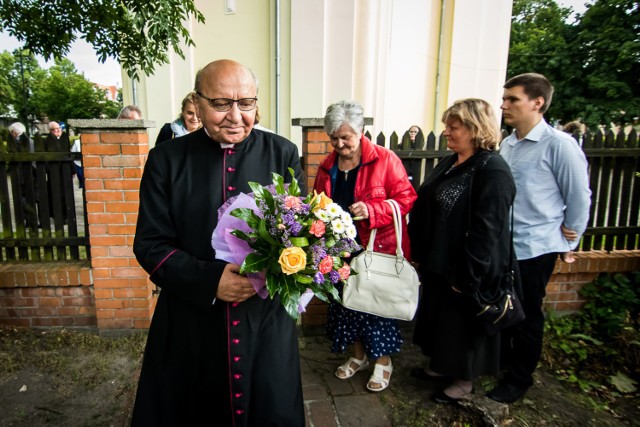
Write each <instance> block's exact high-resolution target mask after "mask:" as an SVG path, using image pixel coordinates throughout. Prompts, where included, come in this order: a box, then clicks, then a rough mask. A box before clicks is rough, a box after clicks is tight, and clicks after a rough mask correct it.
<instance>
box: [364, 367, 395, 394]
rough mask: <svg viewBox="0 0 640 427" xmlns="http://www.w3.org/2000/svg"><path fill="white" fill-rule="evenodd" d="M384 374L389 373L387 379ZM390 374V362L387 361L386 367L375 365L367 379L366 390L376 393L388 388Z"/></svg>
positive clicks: (391, 370)
mask: <svg viewBox="0 0 640 427" xmlns="http://www.w3.org/2000/svg"><path fill="white" fill-rule="evenodd" d="M385 372H388V373H389V377H388V378H385V377H384V373H385ZM392 372H393V365H392V364H391V360H389V364H388V365H381V364H379V363H376V365H375V367H374V368H373V375H371V378H369V382H368V383H367V390H369V391H373V392H374V393H377V392H380V391H382V390H384V389H386V388H387V387H389V380H390V379H391V373H392ZM371 384H380V387H379V388H373V387H371Z"/></svg>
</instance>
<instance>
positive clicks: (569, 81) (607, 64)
mask: <svg viewBox="0 0 640 427" xmlns="http://www.w3.org/2000/svg"><path fill="white" fill-rule="evenodd" d="M639 13H640V12H639V5H638V1H637V0H594V1H593V2H592V4H590V5H587V9H586V11H585V12H584V14H582V15H578V16H577V19H576V21H575V22H573V23H570V22H569V17H570V15H571V9H570V8H562V7H559V6H558V5H557V4H556V2H555V0H514V3H513V17H512V26H511V43H510V49H509V66H508V70H507V74H508V77H512V76H514V75H517V74H521V73H525V72H537V73H541V74H544V75H545V76H547V78H549V80H550V81H551V82H552V83H553V85H554V87H555V89H556V91H555V95H554V99H553V102H552V104H551V107H550V109H549V111H548V113H547V117H548V118H549V119H550V120H561V121H563V122H567V121H570V120H574V119H577V118H579V119H581V120H583V121H584V122H586V123H587V124H588V125H590V126H591V127H594V126H595V125H597V124H601V123H608V122H610V121H616V122H622V123H628V122H630V121H632V120H633V119H634V118H635V117H638V115H639V114H640V98H639V96H640V84H639V82H640V15H639Z"/></svg>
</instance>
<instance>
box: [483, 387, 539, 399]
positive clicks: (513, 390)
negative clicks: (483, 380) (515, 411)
mask: <svg viewBox="0 0 640 427" xmlns="http://www.w3.org/2000/svg"><path fill="white" fill-rule="evenodd" d="M528 389H529V387H518V386H516V385H513V384H510V383H502V384H500V385H499V386H497V387H496V388H494V389H493V390H491V391H490V392H489V393H487V397H488V398H489V399H491V400H495V401H496V402H500V403H513V402H515V401H516V400H519V399H520V398H521V397H522V396H524V394H525V393H526V392H527V390H528Z"/></svg>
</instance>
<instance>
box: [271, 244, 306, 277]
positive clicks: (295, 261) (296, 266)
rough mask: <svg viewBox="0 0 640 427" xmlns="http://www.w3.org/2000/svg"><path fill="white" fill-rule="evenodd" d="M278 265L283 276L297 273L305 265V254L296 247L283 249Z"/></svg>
mask: <svg viewBox="0 0 640 427" xmlns="http://www.w3.org/2000/svg"><path fill="white" fill-rule="evenodd" d="M278 263H279V264H280V267H281V268H282V272H283V273H284V274H293V273H297V272H298V271H300V270H302V269H303V268H304V267H305V266H306V265H307V254H306V253H304V251H303V250H302V249H301V248H299V247H297V246H293V247H290V248H285V249H284V250H283V251H282V253H281V254H280V259H278Z"/></svg>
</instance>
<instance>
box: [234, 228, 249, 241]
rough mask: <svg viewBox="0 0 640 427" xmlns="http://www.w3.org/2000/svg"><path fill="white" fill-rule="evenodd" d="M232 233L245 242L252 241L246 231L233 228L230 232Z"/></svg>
mask: <svg viewBox="0 0 640 427" xmlns="http://www.w3.org/2000/svg"><path fill="white" fill-rule="evenodd" d="M230 233H231V234H232V235H234V236H236V237H237V238H238V239H242V240H244V241H245V242H251V240H252V239H251V236H250V235H249V234H247V233H245V232H244V231H241V230H233V231H231V232H230Z"/></svg>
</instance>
